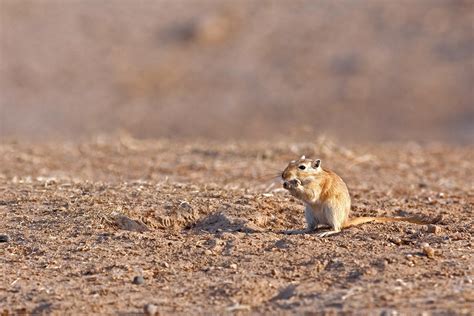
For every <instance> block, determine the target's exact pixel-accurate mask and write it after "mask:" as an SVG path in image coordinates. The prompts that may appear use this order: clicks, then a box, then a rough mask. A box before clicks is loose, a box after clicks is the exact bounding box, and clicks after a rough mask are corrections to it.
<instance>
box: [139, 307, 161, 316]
mask: <svg viewBox="0 0 474 316" xmlns="http://www.w3.org/2000/svg"><path fill="white" fill-rule="evenodd" d="M143 311H144V312H145V315H148V316H156V315H158V306H156V305H155V304H146V305H145V306H143Z"/></svg>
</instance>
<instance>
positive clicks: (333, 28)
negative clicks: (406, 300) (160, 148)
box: [0, 0, 474, 144]
mask: <svg viewBox="0 0 474 316" xmlns="http://www.w3.org/2000/svg"><path fill="white" fill-rule="evenodd" d="M473 21H474V1H472V0H465V1H461V0H453V1H444V0H439V1H438V0H416V1H415V0H406V1H405V0H390V1H389V0H386V1H380V0H377V1H369V0H364V1H352V0H345V1H332V0H327V1H326V0H311V1H302V0H295V1H290V0H277V1H260V0H259V1H257V0H252V1H245V0H238V1H230V0H228V1H225V0H155V1H152V0H101V1H99V0H68V1H64V0H41V1H38V0H0V135H1V137H2V138H4V139H6V138H18V139H28V140H48V139H72V140H75V139H80V138H84V137H90V136H91V135H97V134H115V133H127V134H129V135H132V136H134V137H138V138H155V137H173V138H174V137H176V138H210V139H221V140H222V139H244V140H262V139H265V140H269V139H270V140H271V139H276V138H280V137H284V138H290V139H299V140H311V137H314V138H316V137H317V136H320V135H326V136H330V137H334V138H337V139H342V140H344V141H348V142H349V141H351V142H372V141H405V140H415V141H420V142H424V141H443V142H455V143H471V144H472V143H474V92H473V82H474V69H473V67H474V38H473V37H474V36H473V34H474V30H473ZM307 137H308V138H307Z"/></svg>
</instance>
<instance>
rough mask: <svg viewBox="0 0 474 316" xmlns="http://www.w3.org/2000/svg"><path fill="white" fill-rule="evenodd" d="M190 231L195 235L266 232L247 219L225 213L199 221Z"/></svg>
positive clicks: (212, 214) (218, 212) (215, 214)
mask: <svg viewBox="0 0 474 316" xmlns="http://www.w3.org/2000/svg"><path fill="white" fill-rule="evenodd" d="M190 230H191V231H194V232H195V233H203V232H207V233H211V234H217V233H222V232H243V233H247V234H254V233H262V232H264V230H263V229H259V228H258V227H256V226H255V225H253V224H252V223H251V222H249V221H248V220H247V219H244V218H240V217H236V216H233V215H230V214H226V213H225V212H223V211H217V212H215V213H211V214H209V215H207V216H205V217H203V218H201V219H199V220H198V221H196V223H195V224H194V225H192V227H190Z"/></svg>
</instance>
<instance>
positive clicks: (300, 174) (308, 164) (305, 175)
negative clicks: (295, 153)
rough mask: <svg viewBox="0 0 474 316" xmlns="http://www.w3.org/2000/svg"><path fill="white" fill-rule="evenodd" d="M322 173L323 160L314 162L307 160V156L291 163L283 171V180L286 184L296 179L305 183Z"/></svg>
mask: <svg viewBox="0 0 474 316" xmlns="http://www.w3.org/2000/svg"><path fill="white" fill-rule="evenodd" d="M321 171H322V168H321V159H315V160H312V159H306V157H305V156H301V158H300V159H298V160H292V161H290V163H289V164H288V166H287V167H286V168H285V170H283V173H282V174H281V178H282V179H283V181H284V182H288V181H291V180H294V179H298V180H300V181H301V182H304V181H305V180H308V179H309V178H314V177H315V176H316V175H317V174H319V173H320V172H321Z"/></svg>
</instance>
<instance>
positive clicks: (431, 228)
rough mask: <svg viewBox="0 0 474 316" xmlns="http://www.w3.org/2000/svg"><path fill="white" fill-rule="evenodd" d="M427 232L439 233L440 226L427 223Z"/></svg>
mask: <svg viewBox="0 0 474 316" xmlns="http://www.w3.org/2000/svg"><path fill="white" fill-rule="evenodd" d="M427 232H428V233H430V234H439V233H440V232H441V227H439V226H436V225H428V228H427Z"/></svg>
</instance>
